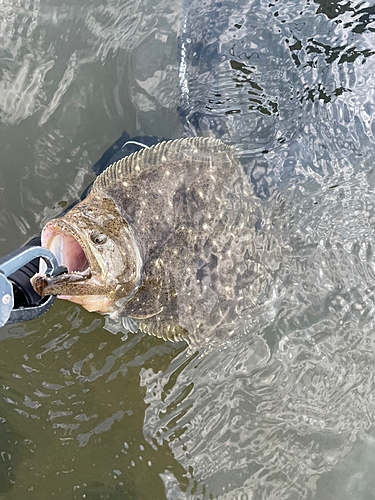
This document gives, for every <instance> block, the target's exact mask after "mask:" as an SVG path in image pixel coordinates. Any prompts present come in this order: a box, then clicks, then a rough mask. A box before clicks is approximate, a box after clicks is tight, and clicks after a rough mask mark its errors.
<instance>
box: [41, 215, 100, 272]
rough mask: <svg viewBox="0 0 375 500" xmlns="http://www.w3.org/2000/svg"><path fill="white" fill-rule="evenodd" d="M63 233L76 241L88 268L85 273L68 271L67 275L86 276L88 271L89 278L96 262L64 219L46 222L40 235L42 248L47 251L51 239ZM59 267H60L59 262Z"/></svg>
mask: <svg viewBox="0 0 375 500" xmlns="http://www.w3.org/2000/svg"><path fill="white" fill-rule="evenodd" d="M48 231H51V234H50V235H49V237H48V239H47V240H46V233H47V232H48ZM64 233H65V234H67V235H69V236H71V237H73V238H74V239H75V240H76V241H77V243H78V244H79V246H80V247H81V249H82V251H83V253H84V255H85V258H86V260H87V263H88V267H87V269H85V271H82V272H79V271H78V272H76V271H68V274H86V275H87V270H89V274H90V277H91V275H92V273H93V270H95V269H96V268H97V265H96V262H93V260H92V258H91V255H90V252H89V251H88V249H87V245H86V243H85V241H84V240H83V239H82V238H81V237H80V234H79V231H78V229H76V228H74V227H73V226H72V224H71V223H68V222H67V221H65V220H64V218H61V219H53V220H51V221H49V222H47V224H46V225H45V226H44V228H43V231H42V234H41V244H42V247H44V248H47V249H49V248H50V245H51V243H52V240H53V238H54V237H55V236H56V235H58V234H62V235H64ZM59 265H61V263H60V262H59Z"/></svg>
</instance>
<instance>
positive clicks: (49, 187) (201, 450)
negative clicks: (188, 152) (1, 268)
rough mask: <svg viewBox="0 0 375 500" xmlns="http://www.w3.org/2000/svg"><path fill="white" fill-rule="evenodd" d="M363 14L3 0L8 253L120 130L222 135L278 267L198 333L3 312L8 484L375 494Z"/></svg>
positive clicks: (190, 494) (202, 492) (242, 493)
mask: <svg viewBox="0 0 375 500" xmlns="http://www.w3.org/2000/svg"><path fill="white" fill-rule="evenodd" d="M181 12H182V13H181ZM374 12H375V11H374V7H373V6H372V4H371V3H369V2H364V3H361V4H358V5H357V4H354V3H350V2H347V3H342V2H323V1H319V2H318V1H316V2H311V1H308V0H306V1H298V2H288V1H283V2H281V1H277V2H271V3H270V2H263V1H261V0H259V1H254V2H247V1H240V2H231V1H229V0H228V1H227V2H223V3H221V2H216V1H214V0H212V1H207V2H195V1H194V0H193V1H191V2H190V1H189V2H187V1H183V2H182V4H181V3H180V2H179V1H171V0H165V1H157V0H146V1H142V2H141V1H138V2H126V1H123V2H118V1H112V0H108V1H104V0H98V1H96V2H80V3H79V5H77V3H76V2H68V1H64V2H52V1H49V0H39V1H37V0H34V1H33V0H31V1H24V0H6V1H3V2H2V4H1V6H0V40H1V44H0V146H1V151H2V161H1V168H0V190H1V191H0V227H1V232H0V254H1V255H3V254H6V253H7V252H9V251H11V250H12V249H14V248H16V247H18V246H19V245H21V244H22V243H24V242H25V241H26V240H27V239H28V238H29V237H31V236H32V235H33V234H35V233H36V232H38V231H39V230H40V228H41V226H42V225H43V224H44V223H45V222H46V221H47V220H49V219H50V218H51V217H53V216H54V215H57V214H58V213H59V212H60V211H61V209H62V208H63V207H64V206H66V205H67V204H70V203H71V202H72V201H74V200H75V199H76V198H77V197H78V196H79V194H80V193H81V191H82V190H83V189H84V188H85V187H86V186H87V185H88V184H89V183H90V182H91V181H92V179H93V178H94V174H93V172H92V170H91V166H92V165H93V164H94V163H95V162H96V161H97V160H98V158H99V157H100V156H101V154H102V153H103V152H104V151H105V150H106V149H107V148H108V147H109V146H110V145H111V144H112V143H113V142H114V141H115V140H116V139H117V138H118V137H119V136H120V135H121V134H122V132H123V131H124V130H126V131H127V132H128V133H129V134H131V135H134V136H135V135H156V136H158V137H162V136H164V137H168V138H174V137H180V136H181V135H182V134H184V133H185V134H189V133H193V134H194V133H199V134H206V135H207V134H214V135H217V136H219V137H222V138H223V140H225V141H226V142H231V143H233V144H235V145H236V146H237V147H238V150H239V152H240V154H241V155H242V161H243V163H244V168H245V171H246V172H247V174H248V175H249V178H250V179H251V182H252V185H253V188H254V193H255V195H256V197H257V199H258V202H259V203H260V204H261V205H262V211H263V213H264V218H263V220H262V223H261V225H260V227H259V230H258V233H257V234H256V235H255V236H254V239H253V240H252V242H251V244H252V247H251V248H252V253H251V257H253V258H254V259H257V262H258V263H260V264H261V265H263V266H264V268H265V269H267V271H268V273H269V274H268V275H269V278H268V279H267V280H266V281H265V285H264V289H262V290H261V293H259V301H258V303H257V304H256V305H255V306H254V308H253V310H252V312H251V315H250V316H251V317H250V318H246V320H243V321H240V323H239V325H240V326H239V327H238V332H236V334H235V335H233V336H232V337H231V339H230V340H229V339H228V341H227V342H224V343H223V345H222V346H220V347H218V348H215V349H214V350H212V351H210V352H203V351H198V352H193V351H191V350H188V349H187V347H186V345H185V344H184V343H181V344H172V343H167V342H163V341H161V340H158V339H155V338H151V337H148V336H144V335H142V334H140V333H138V334H135V335H133V334H127V333H126V332H125V329H124V328H123V327H122V326H120V325H116V324H115V325H113V324H112V325H110V324H109V322H108V321H107V323H105V321H104V319H103V318H102V317H101V316H99V315H97V314H89V313H87V312H85V311H84V310H83V309H81V308H79V307H77V306H75V305H71V304H69V303H66V302H65V301H56V303H55V304H54V306H53V308H52V309H51V310H50V311H49V313H48V314H47V315H45V316H44V317H42V318H40V319H38V320H35V321H32V322H28V323H25V324H22V325H13V326H10V327H5V328H3V329H2V330H1V331H0V338H1V342H0V380H1V385H0V391H1V398H0V418H1V420H0V448H1V450H0V451H2V452H3V453H2V454H1V457H2V460H0V498H4V499H6V500H11V499H17V500H19V499H38V500H39V499H50V498H56V499H62V500H65V499H75V500H76V499H81V498H86V499H88V500H97V499H107V498H108V499H111V500H117V499H119V500H120V499H137V500H138V499H141V500H142V499H155V500H158V499H165V498H169V499H187V498H192V499H194V498H220V499H237V498H241V499H249V500H250V499H252V500H258V499H267V500H270V499H282V500H296V499H300V498H306V499H317V500H326V499H328V498H330V499H337V500H339V499H340V500H341V499H353V498H355V499H358V500H370V499H372V498H374V493H373V491H374V476H373V466H374V461H375V446H374V443H375V433H374V419H375V400H374V382H375V367H374V362H375V359H374V349H375V333H374V332H375V328H374V326H375V306H374V304H375V294H374V278H375V264H374V262H375V260H374V251H373V248H374V241H375V225H374V221H375V201H374V200H375V182H374V151H375V139H374V133H373V130H374V126H373V109H374V102H375V99H374V88H375V82H374V76H373V75H375V62H374V61H375V59H374V52H375V50H374V47H375V38H374V31H375V24H374V22H373V20H374ZM180 22H181V23H180ZM180 24H181V26H182V27H181V30H180ZM179 33H181V39H180V43H178V34H179ZM179 51H180V54H182V56H181V60H182V63H181V61H180V58H179V56H178V52H179ZM180 95H181V98H180V97H179V96H180Z"/></svg>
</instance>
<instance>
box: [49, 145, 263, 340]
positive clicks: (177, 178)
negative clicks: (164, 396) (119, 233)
mask: <svg viewBox="0 0 375 500" xmlns="http://www.w3.org/2000/svg"><path fill="white" fill-rule="evenodd" d="M251 192H252V190H251V187H250V185H249V183H248V180H247V178H246V176H245V175H244V173H243V170H242V167H241V165H240V163H239V162H238V160H237V158H236V155H235V150H234V148H232V147H230V146H226V145H225V144H223V143H222V142H220V141H219V140H215V139H210V138H193V139H180V140H176V141H169V142H165V143H160V144H158V145H156V146H153V147H152V148H150V149H147V150H146V149H145V150H143V151H141V152H138V153H135V154H133V155H131V156H129V157H126V158H124V159H123V160H121V161H119V162H117V163H116V164H113V165H111V166H110V167H108V169H107V170H106V171H105V172H103V174H102V175H100V176H99V177H98V178H97V180H96V181H95V183H94V185H93V189H92V191H91V193H90V195H89V198H87V199H86V200H84V201H83V202H81V203H80V204H78V205H77V206H76V207H74V209H73V210H76V213H82V206H84V207H89V208H90V209H91V210H94V215H93V217H94V218H95V207H96V206H100V207H101V211H102V212H101V215H100V217H101V218H102V220H104V219H105V216H104V214H103V207H105V205H107V206H108V207H112V208H111V213H112V217H113V210H114V208H113V206H115V211H116V213H117V214H119V215H120V225H121V224H123V226H124V227H126V228H128V231H130V233H131V246H132V248H128V247H129V241H127V242H126V245H123V248H122V255H125V256H126V254H127V252H129V261H130V262H131V263H132V266H130V267H132V269H133V273H130V274H129V272H128V273H127V275H128V276H130V275H131V279H129V283H128V285H129V286H126V282H123V283H121V287H122V288H123V291H122V290H121V289H120V288H121V287H119V286H117V291H116V292H115V291H114V290H115V289H116V287H115V288H114V289H113V290H112V294H115V295H116V296H115V299H116V301H115V306H114V307H112V311H114V314H116V315H118V316H124V317H131V318H134V319H136V320H138V323H139V328H140V329H141V330H142V331H145V332H147V333H149V334H152V335H156V336H158V337H161V338H164V339H169V340H177V339H178V338H180V337H186V336H188V338H189V339H190V340H191V341H195V342H199V339H201V338H203V337H204V338H206V339H209V338H210V337H212V336H215V337H225V336H227V335H229V334H230V333H231V331H232V330H233V329H234V325H235V323H236V321H237V319H238V316H239V315H241V313H244V312H245V311H246V312H247V313H248V310H249V307H250V306H251V304H250V303H249V297H250V296H251V293H250V292H249V289H250V288H252V287H253V285H254V282H255V281H256V280H257V279H259V278H260V277H261V275H262V272H263V270H262V269H263V266H262V264H260V263H259V262H257V261H256V258H254V257H253V255H252V248H251V237H250V234H251V233H252V232H254V231H255V229H254V228H255V224H256V222H257V221H258V220H259V214H258V213H257V212H256V210H255V209H254V207H255V206H256V203H255V202H254V198H253V197H252V195H251ZM90 203H91V204H92V205H93V206H91V207H90ZM80 205H81V207H80ZM80 210H81V212H80ZM104 211H105V209H104ZM76 217H77V216H76ZM121 220H122V222H121ZM97 221H99V218H98V219H97ZM97 221H96V223H97V225H98V222H97ZM99 225H100V223H99ZM90 230H91V229H90V227H89V225H88V224H87V223H86V224H84V225H83V226H82V231H81V235H80V243H81V245H82V248H83V249H84V251H85V253H86V254H87V249H86V248H85V246H84V244H82V239H85V236H84V234H85V232H87V234H86V239H87V240H88V239H89V231H90ZM100 231H101V232H102V233H104V234H105V233H106V227H105V224H103V225H102V227H101V228H100ZM110 236H111V235H109V237H110ZM109 239H111V238H109ZM117 245H121V243H120V242H118V243H117ZM101 258H102V259H103V260H108V259H109V260H110V259H112V256H111V253H107V254H106V253H105V250H104V249H103V250H102V253H101ZM89 260H90V263H91V261H92V258H90V259H89ZM119 262H120V261H119ZM134 266H135V267H136V269H135V268H134ZM91 267H92V266H91ZM99 267H103V264H101V266H98V269H97V270H96V273H98V272H99ZM110 267H111V266H110ZM113 267H116V265H113V264H112V268H113ZM93 272H94V270H93V269H92V273H93ZM120 275H121V270H118V276H120ZM54 280H55V282H54V285H55V286H60V288H59V290H58V293H59V294H66V295H69V294H70V293H71V288H69V283H67V284H66V285H65V284H64V283H63V278H62V279H61V280H59V277H57V278H54ZM68 281H69V280H68ZM73 281H75V280H74V279H73ZM90 281H92V278H91V279H86V281H85V282H82V284H81V285H82V286H83V287H84V290H85V291H84V293H86V294H89V293H90V292H89V286H90ZM97 281H98V280H97ZM71 286H77V284H76V283H75V282H74V283H72V284H71ZM119 289H120V291H119ZM80 293H81V292H80ZM92 293H93V294H98V288H97V287H96V288H95V286H94V287H93V291H92ZM110 293H111V291H110V290H108V287H107V288H106V289H105V290H104V294H103V295H106V294H107V295H109V294H110ZM250 302H251V301H250ZM113 303H114V302H113V301H112V304H113ZM91 310H92V309H91ZM101 312H103V310H102V311H101ZM104 312H105V311H104ZM108 312H110V311H108Z"/></svg>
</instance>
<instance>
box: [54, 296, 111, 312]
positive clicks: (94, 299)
mask: <svg viewBox="0 0 375 500" xmlns="http://www.w3.org/2000/svg"><path fill="white" fill-rule="evenodd" d="M57 298H58V299H62V300H68V301H69V302H73V303H74V304H78V305H80V306H82V307H83V308H84V309H86V310H87V311H88V312H98V313H100V314H110V313H112V312H113V311H114V310H115V303H114V300H113V299H110V298H109V297H107V296H106V295H58V296H57Z"/></svg>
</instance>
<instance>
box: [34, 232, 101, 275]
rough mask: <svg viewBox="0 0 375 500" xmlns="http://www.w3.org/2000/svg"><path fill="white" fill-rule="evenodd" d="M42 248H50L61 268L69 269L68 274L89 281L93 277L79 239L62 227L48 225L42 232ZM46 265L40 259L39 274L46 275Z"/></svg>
mask: <svg viewBox="0 0 375 500" xmlns="http://www.w3.org/2000/svg"><path fill="white" fill-rule="evenodd" d="M41 240H42V246H43V247H44V248H48V250H50V251H51V252H52V253H53V254H54V256H55V257H56V260H57V262H58V263H59V265H60V266H65V267H66V268H67V269H68V274H76V275H77V278H78V276H79V275H81V276H82V278H84V279H87V278H89V277H91V267H90V263H89V260H88V258H87V256H86V254H85V251H84V249H83V248H82V246H81V244H80V243H79V241H78V239H77V238H76V237H75V236H74V235H73V234H72V233H71V232H70V231H67V230H66V229H65V228H64V229H63V228H62V227H61V226H60V225H56V224H47V225H46V226H45V228H44V229H43V231H42V238H41ZM46 268H47V266H46V263H45V262H44V260H43V259H40V264H39V273H40V274H44V273H45V271H46Z"/></svg>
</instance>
